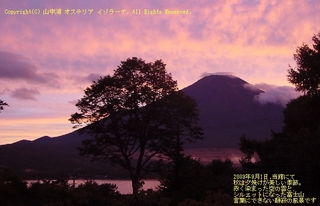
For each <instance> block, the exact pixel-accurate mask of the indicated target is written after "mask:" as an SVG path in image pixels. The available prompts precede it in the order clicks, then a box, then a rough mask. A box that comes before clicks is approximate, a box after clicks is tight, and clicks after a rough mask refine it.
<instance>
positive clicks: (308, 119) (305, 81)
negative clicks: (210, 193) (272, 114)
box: [239, 32, 320, 198]
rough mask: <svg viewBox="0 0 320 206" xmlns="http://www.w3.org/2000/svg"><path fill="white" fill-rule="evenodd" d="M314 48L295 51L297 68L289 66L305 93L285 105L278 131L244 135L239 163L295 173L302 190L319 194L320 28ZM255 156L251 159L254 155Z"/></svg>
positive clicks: (247, 168)
mask: <svg viewBox="0 0 320 206" xmlns="http://www.w3.org/2000/svg"><path fill="white" fill-rule="evenodd" d="M312 39H313V41H314V45H313V49H311V48H309V47H308V46H307V45H306V44H303V45H302V46H301V47H298V49H297V50H296V53H295V54H294V60H295V61H296V63H297V68H295V69H293V68H290V69H289V70H288V73H289V74H288V80H289V82H291V83H292V84H294V85H295V87H296V90H298V91H303V92H304V93H305V94H304V95H302V96H300V97H298V98H296V99H293V100H291V101H290V102H289V103H288V104H287V107H286V108H285V110H284V112H283V114H284V121H283V123H284V126H283V129H282V131H281V132H279V133H272V138H271V139H268V140H265V141H257V140H251V139H248V138H246V137H245V136H243V137H242V138H241V139H240V144H239V145H240V150H241V151H242V152H243V153H244V154H245V155H246V156H245V157H244V158H243V159H242V160H241V164H242V167H243V169H244V170H245V171H246V172H253V173H257V172H261V173H286V174H289V173H291V174H295V175H296V177H297V178H298V179H299V181H300V182H301V184H302V189H303V191H304V192H306V193H307V194H310V195H315V196H316V197H317V198H319V194H320V190H319V184H320V180H319V178H318V177H319V175H320V127H319V126H320V88H319V85H320V32H319V34H318V35H317V36H316V35H314V36H313V38H312ZM255 155H256V156H258V158H257V161H256V162H253V161H252V160H253V157H254V156H255Z"/></svg>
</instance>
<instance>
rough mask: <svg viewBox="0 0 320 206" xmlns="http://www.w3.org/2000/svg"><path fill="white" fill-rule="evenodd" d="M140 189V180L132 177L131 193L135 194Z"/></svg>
mask: <svg viewBox="0 0 320 206" xmlns="http://www.w3.org/2000/svg"><path fill="white" fill-rule="evenodd" d="M139 189H140V181H139V179H138V178H136V177H134V178H133V179H132V194H133V195H137V194H138V191H139Z"/></svg>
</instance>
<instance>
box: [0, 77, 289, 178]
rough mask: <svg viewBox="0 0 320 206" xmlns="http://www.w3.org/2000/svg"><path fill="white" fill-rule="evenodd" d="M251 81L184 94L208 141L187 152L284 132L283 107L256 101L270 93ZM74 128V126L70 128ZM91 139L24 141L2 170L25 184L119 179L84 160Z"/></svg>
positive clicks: (5, 153)
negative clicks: (77, 175)
mask: <svg viewBox="0 0 320 206" xmlns="http://www.w3.org/2000/svg"><path fill="white" fill-rule="evenodd" d="M246 84H248V83H247V82H246V81H244V80H242V79H240V78H238V77H235V76H231V75H210V76H206V77H203V78H201V79H200V80H198V81H197V82H195V83H194V84H192V85H190V86H188V87H186V88H184V89H183V91H184V92H185V93H186V94H187V95H189V96H191V97H192V98H194V99H195V100H196V102H197V103H198V109H199V110H200V122H199V123H200V126H201V127H202V128H203V131H204V140H203V141H198V142H197V143H195V144H186V145H185V148H190V149H193V148H238V143H239V139H240V137H241V136H242V135H243V134H245V135H246V136H247V137H249V138H252V139H258V140H262V139H266V138H269V137H270V135H271V130H273V131H280V130H281V128H282V111H283V109H284V108H283V107H281V105H278V104H265V105H262V104H260V103H259V102H257V101H255V96H256V95H259V94H260V93H262V92H264V91H262V90H259V89H256V90H250V89H247V87H245V85H246ZM70 127H71V125H70ZM87 138H89V136H87V135H86V134H83V135H80V134H79V133H78V131H74V132H71V133H69V134H65V135H61V136H59V137H54V138H51V137H48V136H44V137H41V138H38V139H36V140H34V141H28V140H21V141H18V142H16V143H13V144H8V145H1V146H0V161H1V162H0V167H11V168H15V169H16V170H17V171H19V174H20V175H21V176H22V177H25V178H29V179H30V178H32V177H37V178H39V177H41V175H43V177H46V178H48V176H49V177H52V178H56V177H61V176H63V177H66V175H68V173H70V172H72V171H75V170H81V171H82V173H86V174H89V173H90V171H91V172H92V174H93V173H95V174H97V171H99V172H100V173H99V174H101V175H103V176H104V175H105V173H104V172H105V168H109V171H108V175H109V177H112V175H113V174H116V176H115V177H117V178H119V174H120V175H123V176H126V174H125V172H123V171H121V172H119V171H120V170H119V168H115V169H113V170H114V171H110V170H111V169H110V167H106V165H105V164H102V163H99V162H95V163H92V162H90V161H89V160H88V159H86V158H84V157H80V156H79V153H78V150H77V147H79V146H80V145H81V141H82V140H84V139H87Z"/></svg>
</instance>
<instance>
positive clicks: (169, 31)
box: [0, 0, 320, 145]
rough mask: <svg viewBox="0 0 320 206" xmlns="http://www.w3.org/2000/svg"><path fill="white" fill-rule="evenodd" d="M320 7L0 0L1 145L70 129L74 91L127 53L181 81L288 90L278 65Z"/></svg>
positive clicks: (291, 2)
mask: <svg viewBox="0 0 320 206" xmlns="http://www.w3.org/2000/svg"><path fill="white" fill-rule="evenodd" d="M139 9H140V10H139ZM145 9H147V10H146V11H148V12H147V13H149V14H144V12H145ZM166 9H167V10H170V11H177V10H178V11H184V13H187V14H166V13H165V11H166ZM17 11H19V13H18V12H17ZM29 11H31V13H34V14H26V13H28V12H29ZM139 11H140V12H141V14H133V12H135V13H138V12H139ZM319 11H320V1H318V0H298V1H297V0H280V1H276V0H266V1H262V0H261V1H256V0H243V1H240V0H230V1H225V0H199V1H191V0H180V1H160V0H140V1H124V0H113V1H102V0H91V1H89V0H45V1H44V0H26V1H15V0H1V1H0V32H1V33H0V34H1V37H0V99H2V100H4V101H6V102H7V103H8V104H9V105H10V106H9V107H5V109H4V110H3V111H1V113H0V145H2V144H7V143H12V142H15V141H18V140H21V139H28V140H33V139H36V138H39V137H41V136H44V135H48V136H51V137H55V136H59V135H63V134H66V133H69V132H72V131H73V129H72V124H71V123H70V122H69V121H68V119H69V118H70V115H71V114H72V113H74V112H76V111H77V110H76V107H75V102H76V100H77V99H79V98H81V97H82V96H83V90H84V89H85V88H86V87H88V86H89V85H90V84H91V83H92V81H93V80H96V79H97V78H98V77H99V76H104V75H107V74H112V73H113V70H114V69H116V68H117V66H118V65H119V64H120V61H124V60H126V59H127V58H131V57H133V56H136V57H139V58H142V59H144V60H146V61H147V62H151V61H154V60H156V59H162V60H163V61H164V62H165V63H166V65H167V66H166V68H167V71H168V72H170V73H172V76H173V79H175V80H177V81H178V85H179V88H181V89H182V88H184V87H186V86H188V85H190V84H192V83H194V82H195V81H197V80H198V79H200V78H201V76H203V75H204V74H207V73H217V72H228V73H231V74H233V75H235V76H238V77H240V78H242V79H244V80H245V81H247V82H249V83H251V84H254V85H256V86H260V87H264V89H265V90H266V94H270V95H271V96H272V95H273V96H272V98H283V97H284V96H285V97H286V98H290V97H294V96H295V95H297V94H296V93H295V92H294V89H293V87H291V86H292V85H290V84H289V83H288V82H287V78H286V75H287V70H288V69H289V65H291V66H292V67H295V66H296V65H295V62H294V60H293V53H294V52H295V50H296V48H297V47H298V46H301V45H302V43H306V44H308V45H310V46H311V45H312V40H311V38H312V36H313V35H314V34H317V33H318V32H320V24H319V23H320V12H319ZM60 12H61V13H60ZM67 12H69V13H68V14H67ZM152 12H155V13H158V14H154V15H151V13H152ZM160 12H161V14H159V13H160ZM21 13H22V14H21ZM23 13H24V14H23ZM289 86H290V87H289ZM268 91H270V93H268ZM281 92H282V93H281ZM274 95H276V96H274ZM277 95H278V96H277Z"/></svg>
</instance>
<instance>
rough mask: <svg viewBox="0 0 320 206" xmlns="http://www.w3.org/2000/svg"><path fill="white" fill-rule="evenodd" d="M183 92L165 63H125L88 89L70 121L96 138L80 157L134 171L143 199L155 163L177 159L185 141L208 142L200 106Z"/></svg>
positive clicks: (88, 142) (87, 143)
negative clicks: (143, 182)
mask: <svg viewBox="0 0 320 206" xmlns="http://www.w3.org/2000/svg"><path fill="white" fill-rule="evenodd" d="M177 90H178V89H177V82H176V81H174V80H172V77H171V74H168V73H167V72H166V70H165V64H164V63H163V62H162V60H156V61H155V62H151V63H146V62H145V61H143V60H142V59H138V58H136V57H133V58H131V59H127V60H126V61H122V62H121V64H120V66H118V68H117V69H116V70H115V71H114V75H113V76H110V75H107V76H105V77H100V79H99V80H98V81H96V82H95V81H94V82H93V84H92V85H91V86H90V87H88V88H87V89H86V90H85V95H84V97H83V98H82V99H80V100H78V103H77V104H76V106H77V107H78V110H80V112H79V113H74V114H72V115H71V118H70V119H69V120H70V121H71V123H73V124H75V127H79V126H83V125H85V126H86V127H84V128H83V129H82V131H83V132H86V133H88V134H90V135H92V138H91V139H87V140H85V141H83V144H82V147H81V148H80V154H81V155H85V156H91V157H93V158H94V159H101V160H108V161H110V162H111V163H113V164H116V165H119V166H121V167H123V168H125V169H126V170H128V171H129V174H130V178H131V181H132V188H133V193H134V194H137V193H138V190H139V188H140V187H141V182H140V181H141V178H142V177H143V176H144V175H145V174H146V173H147V172H148V171H149V169H150V167H151V166H152V163H155V162H160V161H162V160H163V159H164V158H167V159H170V158H172V157H173V156H174V155H175V154H176V153H177V152H180V151H181V150H182V145H183V143H184V142H185V141H190V142H192V141H195V140H197V139H201V138H202V130H201V128H200V127H198V126H197V122H198V114H199V112H198V110H197V109H196V107H197V104H196V102H195V101H194V100H193V99H191V98H190V97H188V96H186V95H185V94H184V93H183V92H182V91H177ZM154 165H156V164H154Z"/></svg>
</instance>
